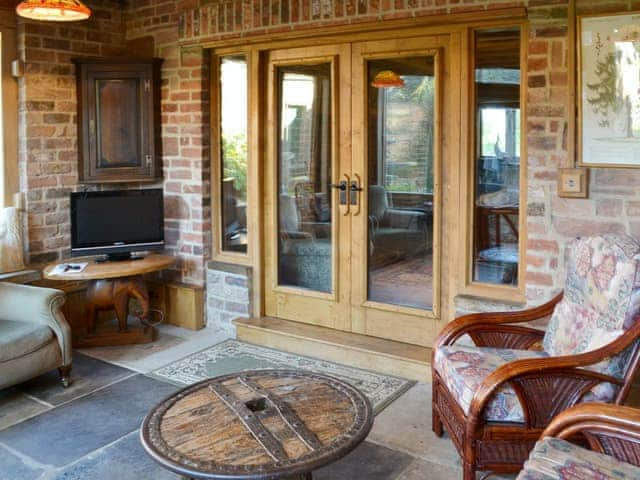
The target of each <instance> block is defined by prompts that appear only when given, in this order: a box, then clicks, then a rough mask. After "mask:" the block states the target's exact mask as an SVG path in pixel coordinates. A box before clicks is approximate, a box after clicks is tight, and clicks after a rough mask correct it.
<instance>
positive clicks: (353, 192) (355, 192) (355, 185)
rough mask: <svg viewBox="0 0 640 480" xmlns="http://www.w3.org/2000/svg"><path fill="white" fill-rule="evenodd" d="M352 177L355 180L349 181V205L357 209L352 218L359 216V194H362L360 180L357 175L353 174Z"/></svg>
mask: <svg viewBox="0 0 640 480" xmlns="http://www.w3.org/2000/svg"><path fill="white" fill-rule="evenodd" d="M353 176H354V177H355V180H352V181H351V186H350V188H349V203H350V204H351V205H355V206H357V207H358V208H357V209H356V211H355V212H354V214H353V216H354V217H357V216H358V215H360V210H361V202H360V192H362V186H361V185H362V181H361V180H362V179H361V178H360V175H358V174H357V173H354V174H353Z"/></svg>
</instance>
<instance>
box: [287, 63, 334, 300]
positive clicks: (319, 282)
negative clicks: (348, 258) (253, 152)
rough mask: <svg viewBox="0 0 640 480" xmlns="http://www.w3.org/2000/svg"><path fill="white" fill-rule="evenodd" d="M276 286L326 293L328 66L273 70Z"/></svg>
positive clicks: (329, 215)
mask: <svg viewBox="0 0 640 480" xmlns="http://www.w3.org/2000/svg"><path fill="white" fill-rule="evenodd" d="M278 93H279V99H278V102H279V107H278V108H279V114H278V122H279V123H278V132H279V136H280V138H279V149H278V233H279V235H278V256H279V258H278V282H279V284H280V285H286V286H292V287H299V288H306V289H309V290H315V291H320V292H330V291H331V252H332V239H331V236H332V223H331V222H332V205H331V191H330V188H331V187H330V184H331V162H332V152H331V144H332V141H331V137H332V133H331V105H332V100H331V64H329V63H323V64H319V65H300V66H287V67H282V68H279V69H278Z"/></svg>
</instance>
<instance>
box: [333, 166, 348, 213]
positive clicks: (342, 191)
mask: <svg viewBox="0 0 640 480" xmlns="http://www.w3.org/2000/svg"><path fill="white" fill-rule="evenodd" d="M344 177H345V180H341V181H340V182H338V183H330V184H329V187H331V188H335V189H336V190H338V203H339V204H340V205H346V206H347V210H346V211H345V213H344V215H345V216H346V215H349V212H350V209H351V207H350V206H349V202H348V201H347V191H348V190H349V184H350V181H351V178H350V177H349V175H347V174H346V173H345V174H344Z"/></svg>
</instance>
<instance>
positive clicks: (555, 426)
mask: <svg viewBox="0 0 640 480" xmlns="http://www.w3.org/2000/svg"><path fill="white" fill-rule="evenodd" d="M576 438H578V439H581V440H582V442H585V441H586V443H587V445H588V447H589V448H588V449H587V448H584V446H583V445H582V444H581V445H576V444H575V443H574V441H575V439H576ZM576 478H580V479H607V478H611V479H616V480H636V479H638V478H640V411H639V410H636V409H634V408H629V407H619V406H615V405H607V404H602V403H584V404H581V405H576V406H575V407H572V408H570V409H568V410H566V411H564V412H562V413H561V414H560V415H558V416H557V417H556V418H554V419H553V421H552V422H551V424H549V426H548V427H547V429H546V430H545V431H544V433H543V434H542V439H541V440H540V441H539V442H538V443H536V446H535V447H534V449H533V451H532V452H531V455H530V456H529V460H527V462H526V463H525V464H524V469H523V470H522V471H521V472H520V474H519V475H518V478H517V479H516V480H573V479H576Z"/></svg>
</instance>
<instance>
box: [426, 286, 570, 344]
mask: <svg viewBox="0 0 640 480" xmlns="http://www.w3.org/2000/svg"><path fill="white" fill-rule="evenodd" d="M561 299H562V293H559V294H558V295H556V296H555V297H554V298H552V299H551V300H549V301H548V302H547V303H545V304H543V305H540V306H537V307H535V308H530V309H527V310H520V311H517V312H486V313H471V314H469V315H464V316H462V317H458V318H456V319H455V320H453V321H452V322H450V323H449V324H448V325H447V326H446V327H444V328H443V329H442V331H441V332H440V334H439V335H438V338H437V339H436V342H435V348H436V349H437V348H439V347H443V346H446V345H451V344H453V343H455V342H456V340H458V339H459V338H460V337H462V336H463V335H465V334H472V335H473V332H485V333H486V332H495V333H498V334H500V333H507V334H510V335H512V334H518V333H520V334H526V335H531V336H534V337H536V336H539V337H541V336H542V335H544V332H540V335H538V334H537V333H536V331H535V329H533V328H526V327H514V328H510V325H507V324H514V323H526V322H531V321H533V320H537V319H539V318H544V317H546V316H548V315H551V314H552V313H553V309H554V308H555V306H556V305H557V303H558V302H559V301H560V300H561ZM474 340H475V339H474ZM495 343H496V342H494V344H492V345H491V346H493V347H499V346H501V345H496V344H495ZM498 343H499V342H498ZM502 345H504V344H502ZM502 348H509V347H507V346H503V347H502Z"/></svg>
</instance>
